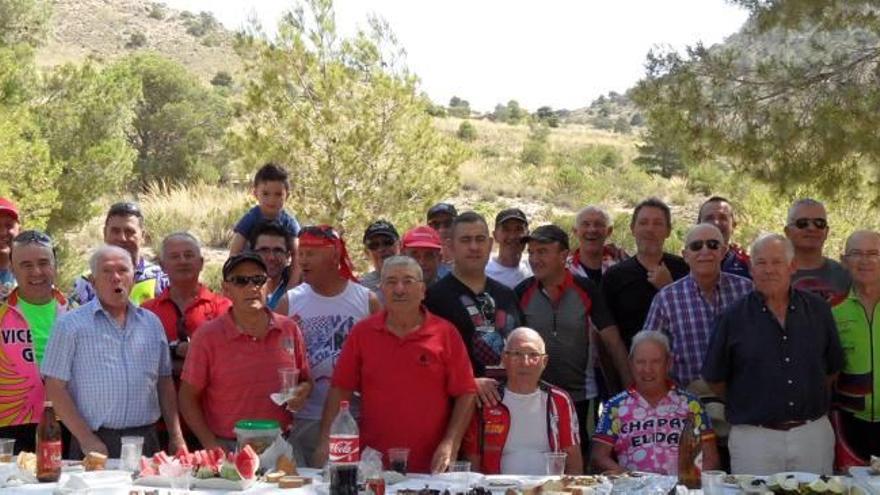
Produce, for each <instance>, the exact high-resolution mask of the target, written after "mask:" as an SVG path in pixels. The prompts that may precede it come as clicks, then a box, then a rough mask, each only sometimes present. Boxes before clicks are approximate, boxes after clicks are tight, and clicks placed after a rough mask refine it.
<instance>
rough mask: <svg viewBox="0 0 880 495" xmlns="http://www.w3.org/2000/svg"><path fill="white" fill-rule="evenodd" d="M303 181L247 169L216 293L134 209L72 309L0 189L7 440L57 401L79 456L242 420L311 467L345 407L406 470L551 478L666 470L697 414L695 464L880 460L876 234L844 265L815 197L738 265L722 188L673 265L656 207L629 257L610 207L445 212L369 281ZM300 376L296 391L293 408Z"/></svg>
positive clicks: (664, 209)
mask: <svg viewBox="0 0 880 495" xmlns="http://www.w3.org/2000/svg"><path fill="white" fill-rule="evenodd" d="M289 190H290V184H289V182H288V179H287V173H286V171H285V170H284V169H283V168H282V167H280V166H278V165H275V164H267V165H265V166H264V167H262V168H261V169H260V170H259V171H258V172H257V174H256V175H255V177H254V183H253V191H254V195H255V197H256V200H257V203H258V204H257V206H255V207H254V208H253V209H251V210H250V211H249V212H248V213H247V214H246V215H245V216H244V217H243V218H242V219H241V221H239V222H238V223H237V224H236V225H235V227H234V236H233V240H232V242H231V245H230V256H229V258H228V259H227V260H226V262H225V263H224V265H223V269H222V276H223V281H222V294H218V293H214V292H212V291H211V290H209V289H208V288H207V287H205V286H204V285H203V284H202V283H201V282H200V278H199V277H200V273H201V271H202V268H203V265H204V259H203V256H202V253H201V245H200V242H199V240H198V239H197V238H196V237H194V236H193V235H192V234H190V233H188V232H175V233H172V234H170V235H168V236H167V237H165V238H164V239H163V240H162V242H161V247H160V249H159V252H158V264H154V263H152V262H150V261H149V260H147V259H146V258H145V257H144V255H143V253H142V252H141V248H142V245H143V242H144V237H145V229H146V219H145V218H144V215H143V213H142V212H141V210H140V209H139V208H138V206H137V205H136V204H134V203H129V202H123V203H117V204H114V205H113V206H111V207H110V209H109V210H108V211H107V215H106V218H105V223H104V242H105V244H104V245H102V246H100V247H97V248H96V249H95V250H94V251H93V252H92V254H91V257H90V259H89V269H88V271H87V272H86V273H84V274H83V275H82V276H81V277H79V278H77V280H76V284H75V287H74V290H73V292H72V294H71V295H70V296H69V297H68V296H65V295H64V294H63V293H62V292H61V291H59V289H58V288H57V287H56V286H55V275H56V259H55V253H54V246H53V241H52V239H50V238H49V236H47V235H46V234H44V233H42V232H39V231H35V230H25V231H21V224H22V223H23V222H22V219H21V218H20V214H19V210H18V209H17V207H16V205H15V203H14V202H12V201H10V200H8V199H3V198H0V292H2V298H3V299H4V300H5V302H4V303H3V304H2V305H0V332H2V345H0V436H2V437H13V438H16V450H33V448H34V438H35V430H36V423H37V421H38V420H39V418H40V416H41V412H42V409H43V407H44V401H47V400H48V401H51V403H52V404H53V406H54V408H55V411H56V413H57V415H58V417H59V418H60V419H61V421H62V423H63V425H64V427H65V431H66V432H69V434H70V442H69V450H68V452H67V455H68V456H70V457H73V458H76V457H79V456H81V455H82V454H83V453H88V452H92V451H95V452H101V453H106V454H109V455H110V456H113V457H118V456H119V451H120V438H121V437H122V436H125V435H132V434H134V435H140V436H143V437H144V438H145V443H144V451H145V453H146V454H148V455H149V454H150V453H152V452H155V451H157V450H159V449H165V450H168V451H170V452H174V451H175V450H177V449H178V448H180V447H183V446H189V447H190V448H194V447H197V446H201V447H204V448H213V447H216V446H221V447H224V448H227V449H234V448H235V443H236V441H235V437H236V435H235V424H236V422H238V421H240V420H245V419H268V420H274V421H277V422H278V424H279V426H280V427H281V429H282V430H283V431H284V432H285V435H286V436H287V438H288V440H289V441H290V443H291V444H292V445H293V447H294V452H295V455H296V457H297V460H298V462H299V463H301V464H303V465H312V466H321V465H323V464H324V463H325V462H326V460H327V458H328V448H329V436H330V429H331V424H332V421H333V419H334V418H335V416H336V414H337V413H338V411H339V409H340V404H341V403H342V402H343V401H348V402H349V403H350V404H351V410H352V412H353V414H354V415H355V417H356V418H358V423H359V426H360V436H361V439H360V445H361V446H362V448H363V447H371V448H373V449H376V450H378V451H379V452H382V453H383V454H385V453H387V452H388V450H389V449H392V448H397V447H405V448H408V449H410V454H409V462H408V469H409V470H410V471H413V472H439V471H443V470H445V469H446V468H447V466H448V465H449V464H450V463H451V462H452V461H454V460H456V459H467V460H470V461H471V463H472V466H473V468H474V470H479V471H481V472H484V473H514V474H543V472H544V453H546V452H565V453H566V454H567V456H566V468H565V469H566V472H567V473H572V474H576V473H582V472H585V471H589V470H593V471H615V472H617V471H627V470H640V471H650V472H658V473H668V474H674V473H676V472H677V465H678V443H679V438H680V435H681V433H682V428H683V427H684V424H685V419H686V418H692V421H693V425H694V427H695V428H696V430H697V431H698V436H699V439H700V442H701V447H702V448H701V456H700V457H699V461H698V462H699V463H700V464H701V466H702V468H703V469H714V468H719V467H724V468H728V469H729V470H730V471H731V472H734V473H750V474H765V473H772V472H779V471H809V472H815V473H831V472H832V470H834V468H835V461H836V463H837V464H836V465H837V466H838V467H840V466H841V465H845V464H846V463H860V462H866V460H867V458H868V457H869V456H870V455H872V454H873V455H878V454H880V445H878V443H880V427H878V425H880V404H877V403H875V401H874V395H875V394H877V393H880V390H878V388H880V380H878V378H877V377H878V376H880V373H875V370H878V369H880V368H878V366H880V335H876V333H877V331H878V328H880V304H878V301H880V234H878V233H877V232H869V231H858V232H854V233H852V234H851V235H850V236H849V238H848V240H847V242H846V247H845V250H844V252H843V253H842V256H841V260H842V264H839V263H837V262H836V261H834V260H832V259H830V258H829V257H826V256H825V253H824V252H823V247H824V243H825V240H826V239H827V236H828V232H829V225H828V221H827V215H826V211H825V208H824V206H823V205H822V204H821V203H820V202H817V201H815V200H812V199H802V200H799V201H796V202H795V203H794V204H793V205H792V206H791V208H790V209H789V212H788V218H787V219H785V227H784V235H783V234H775V233H770V234H764V235H761V236H759V237H758V239H756V240H755V241H754V242H753V243H752V244H751V246H750V247H749V249H748V251H746V250H745V249H744V248H742V247H740V246H738V245H736V244H734V243H733V242H732V238H733V236H734V233H735V230H736V226H737V223H736V216H735V212H734V210H733V205H731V203H730V202H729V201H728V200H726V199H724V198H722V197H712V198H709V199H708V200H707V201H706V202H705V203H703V205H702V206H701V207H700V209H699V211H698V212H697V214H696V217H697V218H696V222H695V224H694V226H693V227H692V228H691V229H690V230H689V231H688V232H687V235H686V237H685V239H684V249H683V251H682V253H681V256H679V255H677V254H673V253H669V252H666V251H665V250H664V243H665V241H666V240H667V239H668V238H669V236H670V235H671V233H672V218H671V211H670V209H669V207H668V206H667V205H666V204H664V203H663V202H662V201H661V200H659V199H656V198H649V199H646V200H644V201H642V202H640V203H639V204H638V205H637V206H636V207H635V209H634V211H633V213H632V218H631V221H630V233H631V235H632V236H633V238H634V239H635V244H636V252H635V253H633V254H632V255H629V254H628V253H626V252H624V251H623V250H622V249H620V248H618V247H616V246H614V245H613V244H611V243H610V242H609V239H610V237H611V235H612V231H613V228H612V222H611V219H610V217H609V215H608V213H607V212H606V211H605V210H603V209H602V208H601V207H598V206H587V207H585V208H584V209H582V210H581V211H580V212H578V213H577V215H576V218H575V219H574V226H573V228H572V230H571V232H570V233H569V232H567V231H566V230H565V229H563V228H560V227H559V226H556V225H542V226H539V227H536V228H534V229H531V228H530V225H529V219H528V217H527V216H526V214H525V213H524V212H523V211H521V210H520V209H517V208H511V209H505V210H502V211H500V212H498V214H497V215H496V217H495V221H494V225H493V226H492V228H491V229H490V226H489V224H488V222H487V220H486V219H485V218H484V217H483V216H481V215H480V214H478V213H475V212H473V211H466V212H461V213H459V212H458V211H456V208H455V207H454V206H453V205H451V204H448V203H439V204H437V205H435V206H433V207H432V208H430V209H429V210H428V211H427V214H426V218H425V220H426V222H425V224H424V225H419V226H415V227H413V228H411V229H410V230H408V231H406V232H404V234H403V235H402V236H401V235H400V234H399V231H398V230H397V228H396V227H395V226H394V225H393V224H391V223H390V222H388V221H385V220H377V221H375V222H374V223H372V224H371V225H369V227H368V228H367V229H366V231H365V232H364V235H363V237H362V239H361V242H362V244H363V247H364V250H365V252H366V253H367V254H368V255H369V259H370V262H371V265H372V270H371V271H369V272H368V273H365V274H362V275H361V276H360V277H358V276H357V274H356V273H355V270H354V266H353V264H352V261H351V258H350V255H349V248H348V245H347V243H346V241H345V240H344V239H343V237H342V236H341V235H340V233H339V232H338V231H337V230H336V229H334V228H333V227H332V226H328V225H308V226H301V225H300V224H299V223H298V221H297V220H296V219H295V218H294V217H293V216H292V215H291V214H290V213H288V212H287V211H286V210H285V208H284V204H285V200H286V199H287V196H288V193H289ZM571 237H573V238H574V240H575V241H576V243H577V247H576V248H574V249H573V246H572V245H571V240H572V239H571ZM495 246H497V253H496V254H494V255H493V247H495ZM875 346H876V348H875ZM286 368H295V369H296V370H298V384H297V386H296V387H295V388H294V389H293V390H292V391H287V393H286V395H285V396H284V397H283V398H282V401H281V402H282V404H281V405H278V404H277V403H276V402H275V401H273V400H272V399H271V398H270V396H271V395H273V394H277V393H279V392H281V377H280V375H279V370H281V369H286ZM600 404H601V406H600ZM590 432H593V434H592V441H590V436H591V435H590ZM386 461H387V459H386Z"/></svg>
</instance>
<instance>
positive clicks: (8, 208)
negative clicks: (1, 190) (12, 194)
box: [0, 198, 18, 221]
mask: <svg viewBox="0 0 880 495" xmlns="http://www.w3.org/2000/svg"><path fill="white" fill-rule="evenodd" d="M0 213H6V214H8V215H12V218H14V219H15V220H16V221H17V220H18V207H17V206H15V203H13V202H12V201H10V200H8V199H6V198H0Z"/></svg>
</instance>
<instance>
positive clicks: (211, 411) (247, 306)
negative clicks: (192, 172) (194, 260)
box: [180, 253, 313, 449]
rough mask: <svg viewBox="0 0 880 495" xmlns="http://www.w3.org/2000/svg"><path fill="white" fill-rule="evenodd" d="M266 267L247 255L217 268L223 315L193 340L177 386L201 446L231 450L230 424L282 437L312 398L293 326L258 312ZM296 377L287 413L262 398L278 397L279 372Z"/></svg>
mask: <svg viewBox="0 0 880 495" xmlns="http://www.w3.org/2000/svg"><path fill="white" fill-rule="evenodd" d="M266 280H267V275H266V265H265V263H263V260H262V258H260V257H259V256H258V255H256V254H253V253H245V254H238V255H235V256H232V257H230V258H229V259H228V260H226V263H224V264H223V292H224V294H226V296H227V297H229V299H230V300H231V301H232V308H231V309H230V310H229V311H228V312H226V313H225V314H224V315H222V316H220V317H219V318H216V319H214V320H211V321H209V322H208V323H206V324H205V325H203V326H202V327H201V328H200V329H199V331H198V332H196V334H195V336H194V337H193V339H192V341H191V343H190V348H189V351H188V352H187V355H186V361H185V362H184V365H183V374H182V375H181V382H180V412H181V414H182V415H183V417H184V419H185V420H186V423H187V424H188V425H189V427H190V429H191V430H192V431H193V433H195V434H196V436H197V437H198V439H199V442H201V444H202V446H203V447H205V448H207V449H210V448H213V447H216V446H224V447H227V448H230V447H233V446H234V445H235V433H234V431H233V428H234V426H235V423H236V422H237V421H239V420H242V419H272V420H276V421H278V422H279V423H280V424H281V427H282V429H284V430H286V429H287V428H288V427H290V424H291V422H292V416H291V414H290V411H296V410H297V409H299V408H300V407H302V405H303V403H305V400H306V398H307V397H308V395H309V392H311V390H312V386H313V383H312V379H311V375H310V373H309V364H308V361H307V360H306V357H305V344H304V343H303V338H302V333H301V332H300V330H299V327H298V326H297V324H296V322H294V321H293V320H291V319H290V318H287V317H284V316H281V315H278V314H275V313H273V312H271V311H269V309H268V308H267V307H266ZM290 367H294V368H297V369H299V372H300V373H299V380H300V384H299V385H298V387H297V390H296V393H295V394H294V396H293V397H292V398H291V399H290V400H289V401H288V402H287V407H286V408H285V407H284V406H278V405H276V404H275V403H274V402H272V400H271V399H270V398H269V395H270V394H272V393H274V392H280V391H281V378H280V376H279V373H278V370H279V369H280V368H290Z"/></svg>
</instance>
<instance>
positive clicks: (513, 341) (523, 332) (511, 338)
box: [504, 327, 546, 353]
mask: <svg viewBox="0 0 880 495" xmlns="http://www.w3.org/2000/svg"><path fill="white" fill-rule="evenodd" d="M523 342H530V343H532V344H535V345H536V346H537V347H538V349H539V350H540V352H542V353H543V352H546V347H545V346H544V339H543V338H542V337H541V334H539V333H538V332H536V331H534V330H532V329H531V328H528V327H519V328H516V329H514V330H513V331H512V332H510V334H509V335H508V336H507V342H505V343H504V350H505V351H506V350H509V349H511V348H514V347H517V346H519V345H520V344H521V343H523Z"/></svg>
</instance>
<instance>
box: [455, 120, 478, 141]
mask: <svg viewBox="0 0 880 495" xmlns="http://www.w3.org/2000/svg"><path fill="white" fill-rule="evenodd" d="M455 135H456V137H458V139H461V140H462V141H467V142H473V141H476V140H477V128H476V127H474V125H473V124H471V123H470V122H468V121H467V120H465V121H463V122H462V123H461V124H460V125H459V126H458V131H457V132H456V133H455Z"/></svg>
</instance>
